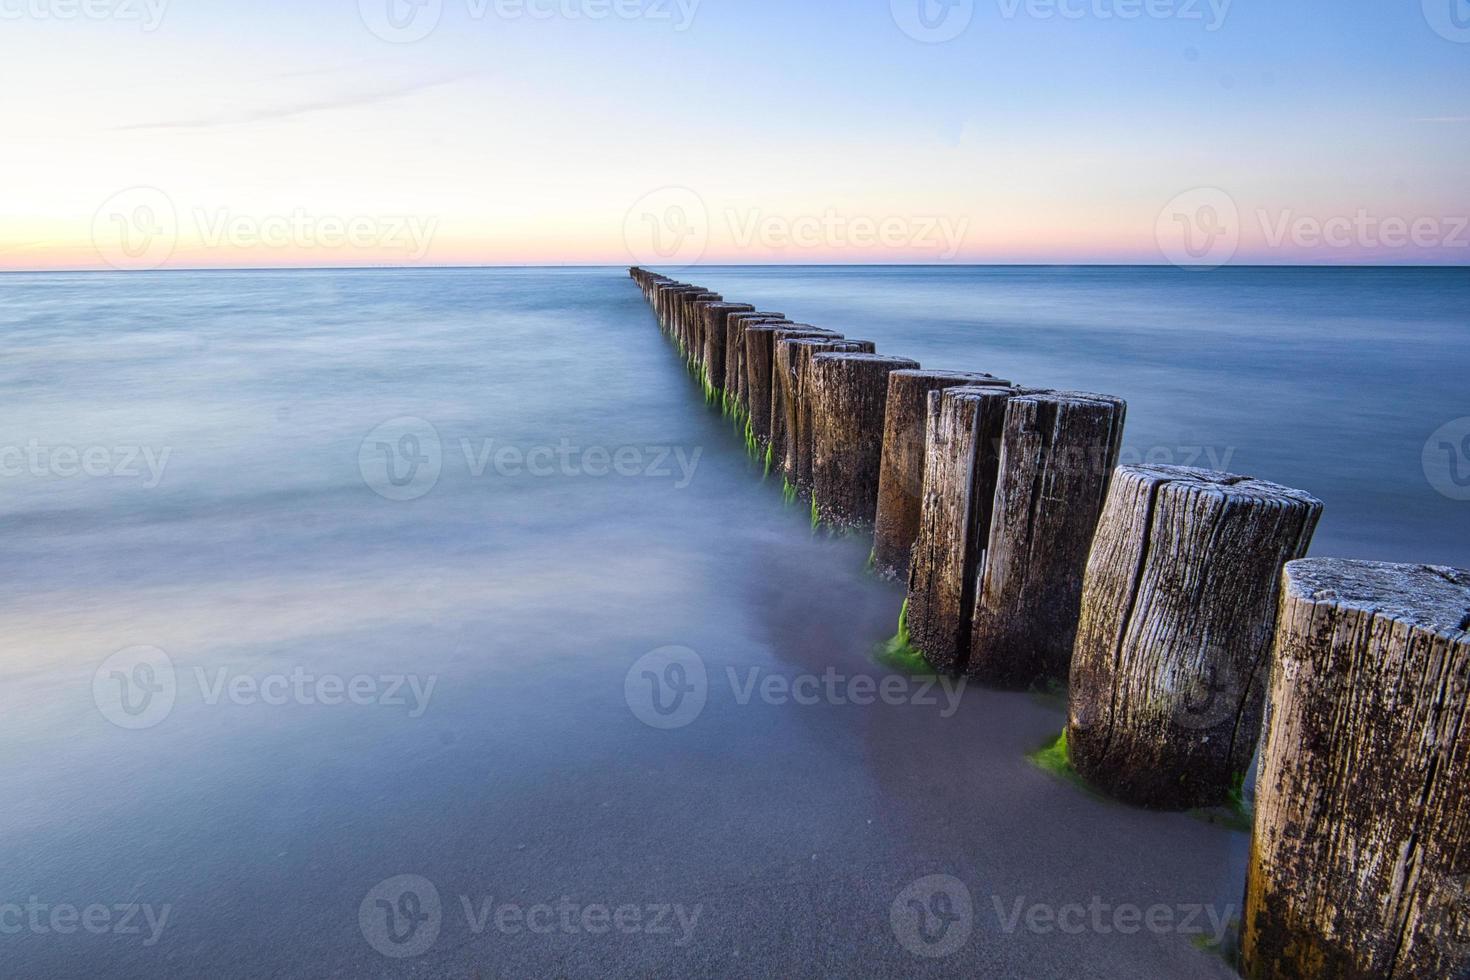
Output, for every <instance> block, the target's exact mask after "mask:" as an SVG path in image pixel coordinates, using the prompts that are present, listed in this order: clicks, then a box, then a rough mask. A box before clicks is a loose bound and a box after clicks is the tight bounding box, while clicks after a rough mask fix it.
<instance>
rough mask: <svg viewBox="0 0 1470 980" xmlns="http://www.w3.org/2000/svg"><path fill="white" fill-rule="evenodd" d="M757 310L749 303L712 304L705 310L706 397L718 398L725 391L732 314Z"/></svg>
mask: <svg viewBox="0 0 1470 980" xmlns="http://www.w3.org/2000/svg"><path fill="white" fill-rule="evenodd" d="M754 310H755V307H754V306H751V305H750V304H749V303H711V304H709V305H708V306H706V307H705V308H704V315H703V317H702V321H701V322H702V324H703V326H702V327H701V330H702V331H703V334H704V359H703V363H704V391H705V397H707V398H708V397H712V396H713V397H718V396H719V394H720V393H721V392H723V391H724V390H725V350H726V346H727V341H726V338H725V332H726V328H727V327H728V326H729V322H730V315H731V314H732V313H749V312H753V311H754Z"/></svg>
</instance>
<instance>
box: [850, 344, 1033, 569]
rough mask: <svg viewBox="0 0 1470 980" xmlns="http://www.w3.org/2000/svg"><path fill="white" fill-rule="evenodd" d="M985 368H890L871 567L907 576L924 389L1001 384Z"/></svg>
mask: <svg viewBox="0 0 1470 980" xmlns="http://www.w3.org/2000/svg"><path fill="white" fill-rule="evenodd" d="M1006 384H1008V382H1005V381H1002V380H1000V379H999V378H995V377H992V376H991V375H989V374H967V373H964V372H960V371H894V372H893V373H892V374H890V375H888V399H887V403H886V405H887V407H886V409H885V410H884V417H883V464H882V472H881V473H880V475H879V479H878V509H877V512H876V513H875V515H874V527H873V570H874V571H875V572H876V573H878V574H879V575H881V576H883V577H884V578H907V577H908V573H909V553H910V551H911V550H912V549H913V546H914V539H915V538H917V537H918V535H919V511H920V508H921V506H922V503H923V492H924V433H925V429H926V428H927V426H928V419H929V393H930V392H931V391H938V390H940V389H943V388H956V387H959V386H961V385H971V386H974V385H1002V386H1004V385H1006Z"/></svg>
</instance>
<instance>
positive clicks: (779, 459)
mask: <svg viewBox="0 0 1470 980" xmlns="http://www.w3.org/2000/svg"><path fill="white" fill-rule="evenodd" d="M806 339H826V340H842V339H843V337H842V334H840V333H838V332H837V331H835V330H826V329H824V328H822V327H813V326H810V325H808V324H797V325H796V326H794V327H781V328H779V329H777V330H776V331H775V332H774V333H773V334H772V335H771V442H770V447H769V448H768V449H767V451H766V458H767V460H769V463H770V465H768V466H767V471H769V470H770V469H771V468H772V467H774V468H776V469H779V470H780V471H781V472H782V473H783V474H784V473H785V472H786V460H787V457H788V456H789V457H791V459H792V460H793V462H792V467H793V469H794V468H795V465H796V464H795V461H794V460H795V453H796V446H795V439H796V387H795V386H796V351H795V349H793V348H792V347H791V343H790V342H791V341H793V340H806ZM787 482H788V483H789V482H790V479H789V478H788V479H787Z"/></svg>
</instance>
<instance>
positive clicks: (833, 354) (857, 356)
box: [812, 351, 919, 370]
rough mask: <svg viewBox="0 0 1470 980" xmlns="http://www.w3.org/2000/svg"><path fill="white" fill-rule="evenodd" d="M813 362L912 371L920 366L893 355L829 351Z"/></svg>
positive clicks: (818, 355)
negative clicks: (878, 365)
mask: <svg viewBox="0 0 1470 980" xmlns="http://www.w3.org/2000/svg"><path fill="white" fill-rule="evenodd" d="M812 360H814V361H823V362H827V363H832V362H841V363H844V364H854V363H857V364H889V365H892V366H893V367H894V369H895V370H898V369H904V368H907V369H910V370H912V369H913V368H917V367H918V366H919V362H918V361H915V360H911V359H909V358H907V357H898V356H895V355H893V354H867V353H863V352H855V353H848V352H846V351H829V352H827V353H825V354H816V355H814V356H813V358H812Z"/></svg>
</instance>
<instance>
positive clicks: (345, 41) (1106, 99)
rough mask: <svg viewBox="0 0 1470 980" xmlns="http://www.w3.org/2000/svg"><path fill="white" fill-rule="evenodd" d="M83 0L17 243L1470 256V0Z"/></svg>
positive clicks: (353, 252)
mask: <svg viewBox="0 0 1470 980" xmlns="http://www.w3.org/2000/svg"><path fill="white" fill-rule="evenodd" d="M81 2H82V0H0V18H3V20H0V84H3V86H4V89H3V90H4V91H5V92H7V93H8V95H7V97H6V99H5V101H4V103H3V108H0V113H3V116H0V118H3V121H4V124H5V128H6V132H7V153H6V154H5V155H4V158H3V159H0V176H3V177H4V178H6V179H5V180H4V183H3V186H4V187H5V188H6V191H5V194H6V197H7V202H6V203H7V206H6V208H5V213H6V214H7V220H6V227H4V228H3V229H0V267H3V268H72V267H101V268H106V267H111V266H120V267H152V266H155V265H174V266H199V265H206V266H208V265H225V266H228V265H244V266H254V265H295V264H304V265H343V264H369V265H377V264H460V263H502V262H617V263H621V262H628V261H645V262H649V263H652V262H657V261H659V260H661V259H679V260H681V261H689V262H695V261H752V262H767V261H774V262H828V261H837V262H843V261H856V262H866V261H897V262H904V261H961V262H963V261H971V262H997V261H1022V262H1032V261H1063V262H1065V261H1130V262H1131V261H1139V262H1163V261H1181V260H1182V261H1186V262H1187V261H1194V260H1200V261H1204V262H1206V263H1209V264H1219V263H1220V262H1222V261H1229V262H1305V263H1324V264H1336V263H1353V262H1393V263H1413V262H1439V263H1452V264H1465V262H1466V258H1467V256H1470V232H1463V231H1460V230H1457V224H1458V222H1459V219H1460V218H1461V217H1462V216H1465V215H1467V214H1470V192H1467V189H1466V188H1467V186H1470V182H1467V180H1466V178H1465V174H1466V173H1467V172H1470V99H1467V97H1466V95H1467V93H1470V2H1467V0H1423V3H1420V2H1419V0H1410V2H1404V3H1394V4H1389V3H1383V2H1381V0H1379V2H1372V3H1370V2H1366V0H1356V2H1342V3H1327V2H1321V0H1298V2H1293V3H1279V2H1273V3H1267V2H1261V0H1254V2H1247V0H1236V2H1230V3H1226V2H1225V0H1215V2H1214V3H1213V4H1212V3H1211V2H1209V0H1085V2H1081V0H1060V2H1059V3H1047V2H1045V0H1031V2H1029V3H1028V2H1023V0H988V2H985V0H977V2H974V3H973V4H966V3H956V4H952V5H951V6H948V7H945V6H941V5H939V4H938V3H936V2H935V0H892V2H890V0H864V2H862V3H857V4H842V5H838V4H804V5H796V4H788V3H776V2H771V0H740V2H738V3H736V2H732V0H616V3H614V0H529V2H526V3H518V2H516V0H500V2H499V3H494V2H491V0H422V5H420V6H412V5H408V4H406V3H405V0H319V2H315V3H312V4H298V3H285V2H281V0H267V2H261V3H254V4H248V5H246V4H238V3H226V2H223V0H86V2H87V3H90V4H92V5H93V6H91V7H89V8H87V9H88V10H90V11H91V13H89V14H81V13H78V4H79V3H81ZM920 3H924V4H927V5H928V6H927V7H926V8H925V9H926V10H927V12H928V15H929V16H928V19H927V21H921V20H920V19H919V17H918V14H919V11H920V7H919V4H920ZM390 4H393V5H396V6H395V7H390ZM390 11H396V13H397V15H398V20H397V21H396V23H397V24H399V25H400V26H402V25H408V26H407V27H406V28H404V29H403V30H400V31H398V33H397V34H395V33H394V31H395V29H394V28H393V27H392V26H391V25H392V24H393V23H395V22H394V21H390V20H389V19H388V13H389V12H390ZM598 15H601V16H598ZM1457 17H1458V18H1460V19H1458V20H1457V19H1456V18H1457ZM924 23H928V24H929V25H932V26H933V30H930V29H929V28H925V27H924V26H923V24H924ZM1461 24H1463V25H1464V27H1463V28H1462V27H1461V26H1460V25H1461ZM430 28H432V29H430ZM906 28H907V30H906ZM375 31H376V33H375ZM419 34H422V35H423V36H422V37H419V36H418V35H419ZM949 34H953V35H954V36H953V37H952V38H950V39H948V40H944V41H942V42H941V43H930V42H933V41H935V40H936V39H937V38H938V37H941V36H948V35H949ZM676 121H677V123H676ZM160 216H162V217H160ZM409 226H412V227H413V228H415V229H417V231H410V230H408V229H409ZM129 228H134V230H135V231H136V230H137V229H139V228H141V229H145V230H146V229H151V233H150V234H151V236H152V237H148V238H147V239H146V240H147V241H148V242H149V243H151V244H152V245H153V246H154V247H150V248H147V249H143V248H142V246H141V245H139V244H138V243H139V242H141V241H144V239H143V238H140V237H139V236H138V234H133V235H132V237H131V238H120V239H114V238H112V237H110V236H113V235H114V234H117V235H124V236H125V235H126V234H127V229H129ZM341 228H349V229H355V230H356V231H357V232H359V234H355V235H351V236H347V235H344V234H341V233H338V232H339V229H341ZM660 228H662V229H663V231H664V234H662V236H661V237H660V236H659V235H658V231H657V230H658V229H660ZM1191 228H1193V229H1195V232H1196V239H1195V240H1194V241H1193V244H1192V245H1190V247H1184V246H1185V244H1187V243H1184V242H1183V241H1182V240H1181V241H1174V240H1172V238H1171V236H1173V235H1174V234H1176V232H1177V233H1178V234H1180V235H1183V234H1186V233H1188V231H1189V229H1191ZM1324 228H1325V229H1326V230H1327V232H1329V233H1330V234H1327V235H1326V236H1325V238H1326V239H1327V240H1325V241H1324V234H1323V229H1324ZM1211 229H1214V232H1211ZM650 236H652V237H650ZM345 238H351V239H352V240H350V241H348V240H344V239H345ZM674 242H678V246H679V247H678V252H677V254H675V255H665V254H664V253H665V252H667V251H668V250H669V249H670V248H671V247H673V244H672V243H674ZM125 245H126V246H128V247H123V246H125ZM1210 246H1213V248H1211V247H1210ZM140 249H142V251H141V252H140ZM1181 249H1182V251H1181ZM165 253H166V254H165Z"/></svg>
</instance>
